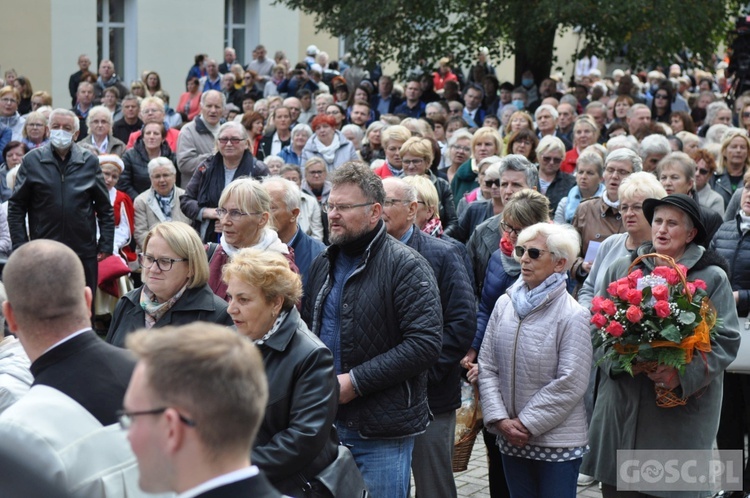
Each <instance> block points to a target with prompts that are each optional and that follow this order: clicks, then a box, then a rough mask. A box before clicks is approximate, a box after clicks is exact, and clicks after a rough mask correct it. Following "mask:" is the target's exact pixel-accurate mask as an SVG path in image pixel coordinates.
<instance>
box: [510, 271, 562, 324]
mask: <svg viewBox="0 0 750 498" xmlns="http://www.w3.org/2000/svg"><path fill="white" fill-rule="evenodd" d="M561 285H565V274H564V273H553V274H552V275H550V276H549V277H547V279H546V280H545V281H544V282H542V283H541V284H539V285H537V286H536V287H534V288H533V289H531V290H529V288H528V286H527V285H526V282H524V281H523V279H520V278H519V279H518V280H516V283H515V284H513V286H512V287H511V289H510V291H511V292H509V294H510V300H511V302H512V303H513V308H514V309H515V310H516V313H518V316H519V317H520V318H521V319H522V320H523V319H524V318H526V315H528V314H529V313H531V312H532V311H533V310H534V308H536V307H537V306H539V305H540V304H542V302H543V301H544V300H545V299H547V296H548V295H549V293H550V292H552V291H553V290H555V289H557V288H558V287H559V286H561Z"/></svg>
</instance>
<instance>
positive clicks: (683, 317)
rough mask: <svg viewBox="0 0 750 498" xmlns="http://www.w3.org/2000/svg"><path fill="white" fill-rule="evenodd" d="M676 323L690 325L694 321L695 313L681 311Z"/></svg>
mask: <svg viewBox="0 0 750 498" xmlns="http://www.w3.org/2000/svg"><path fill="white" fill-rule="evenodd" d="M677 321H678V322H680V323H682V324H684V325H690V324H691V323H693V322H694V321H695V313H693V312H692V311H683V312H682V313H680V314H679V315H677Z"/></svg>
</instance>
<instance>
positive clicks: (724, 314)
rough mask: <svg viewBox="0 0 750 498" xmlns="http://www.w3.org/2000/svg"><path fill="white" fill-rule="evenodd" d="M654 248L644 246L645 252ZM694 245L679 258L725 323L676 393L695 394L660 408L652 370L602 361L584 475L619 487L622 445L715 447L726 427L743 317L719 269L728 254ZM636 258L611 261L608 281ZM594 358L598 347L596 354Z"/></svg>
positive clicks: (640, 251) (640, 250)
mask: <svg viewBox="0 0 750 498" xmlns="http://www.w3.org/2000/svg"><path fill="white" fill-rule="evenodd" d="M650 252H653V246H652V245H651V244H643V245H642V246H640V247H639V248H638V250H637V253H638V254H647V253H650ZM717 256H718V255H716V254H715V253H712V252H711V251H709V252H706V251H705V250H704V249H703V248H702V247H700V246H698V245H696V244H690V245H689V246H688V247H687V249H686V250H685V253H684V254H683V256H682V257H681V258H680V259H679V263H681V264H683V265H685V266H686V267H687V268H688V274H687V277H688V280H691V281H692V280H695V279H697V278H700V279H702V280H704V281H705V282H706V284H707V286H708V296H709V298H710V299H711V301H712V302H713V304H714V306H715V307H716V309H717V310H718V313H719V320H720V324H721V325H720V326H717V331H716V332H717V335H716V337H715V338H713V339H711V352H709V353H706V354H705V359H704V357H703V356H702V355H700V354H698V355H696V356H694V357H693V361H692V362H690V363H689V364H688V365H687V367H686V369H685V373H684V374H683V375H680V387H678V388H677V394H678V395H682V396H689V398H688V400H687V404H686V405H684V406H677V407H674V408H659V407H657V406H656V398H655V392H654V383H653V382H652V381H651V380H649V378H648V377H647V376H646V375H645V374H639V375H636V376H635V377H631V376H630V375H628V374H627V373H620V372H618V371H616V370H615V369H614V368H613V364H612V363H611V362H603V363H602V364H601V365H600V366H599V368H600V380H599V389H598V395H597V398H596V404H595V405H594V414H593V417H592V420H591V426H590V428H589V438H590V440H589V445H590V446H591V453H590V454H589V455H588V456H587V458H584V462H583V465H582V466H581V472H582V473H584V474H588V475H592V476H594V477H595V478H596V479H597V480H599V481H601V482H603V483H605V484H610V485H616V484H617V450H618V449H696V450H699V449H711V447H712V445H713V442H714V439H715V438H716V432H717V430H718V427H719V414H720V412H721V398H722V386H723V381H724V376H723V372H724V369H726V367H727V366H728V365H729V364H730V363H731V362H732V360H733V359H734V357H735V356H736V355H737V349H738V348H739V345H740V335H739V321H738V320H737V311H736V308H735V305H734V297H733V296H732V288H731V287H730V285H729V279H728V278H727V275H726V273H725V272H724V270H723V269H722V268H721V267H719V266H717V265H716V263H720V261H723V260H721V258H718V257H717ZM630 262H631V258H630V257H624V258H621V259H619V260H617V261H616V262H615V263H613V264H612V266H610V268H609V269H608V270H607V272H606V275H605V282H611V281H614V280H616V279H618V278H620V277H623V276H625V275H626V274H627V270H628V267H629V265H630ZM641 268H642V269H643V271H644V273H646V274H648V273H650V272H651V271H652V270H653V268H654V261H653V260H646V261H645V262H644V264H643V265H642V266H641ZM595 356H597V355H596V352H595ZM649 493H650V494H653V495H654V496H662V497H681V498H682V497H699V496H706V493H699V492H658V491H650V492H649Z"/></svg>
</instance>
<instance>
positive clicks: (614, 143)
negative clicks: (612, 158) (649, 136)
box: [607, 135, 641, 154]
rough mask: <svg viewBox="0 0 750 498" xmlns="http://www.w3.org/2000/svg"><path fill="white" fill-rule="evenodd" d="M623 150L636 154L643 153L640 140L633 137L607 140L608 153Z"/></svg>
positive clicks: (623, 136) (625, 136) (621, 136)
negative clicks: (639, 143)
mask: <svg viewBox="0 0 750 498" xmlns="http://www.w3.org/2000/svg"><path fill="white" fill-rule="evenodd" d="M622 148H625V149H630V150H632V151H633V152H635V153H636V154H638V153H640V151H641V147H640V145H638V140H637V139H636V138H635V137H634V136H633V135H620V136H619V137H612V138H610V139H609V140H607V153H609V152H612V151H615V150H617V149H622Z"/></svg>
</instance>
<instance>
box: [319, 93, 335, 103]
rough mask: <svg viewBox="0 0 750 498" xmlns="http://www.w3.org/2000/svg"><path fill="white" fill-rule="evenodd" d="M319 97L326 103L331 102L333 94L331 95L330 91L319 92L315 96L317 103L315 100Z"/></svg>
mask: <svg viewBox="0 0 750 498" xmlns="http://www.w3.org/2000/svg"><path fill="white" fill-rule="evenodd" d="M320 98H323V99H325V101H326V105H331V104H333V95H331V94H330V93H321V94H319V95H318V96H317V97H315V101H316V103H317V100H318V99H320Z"/></svg>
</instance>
